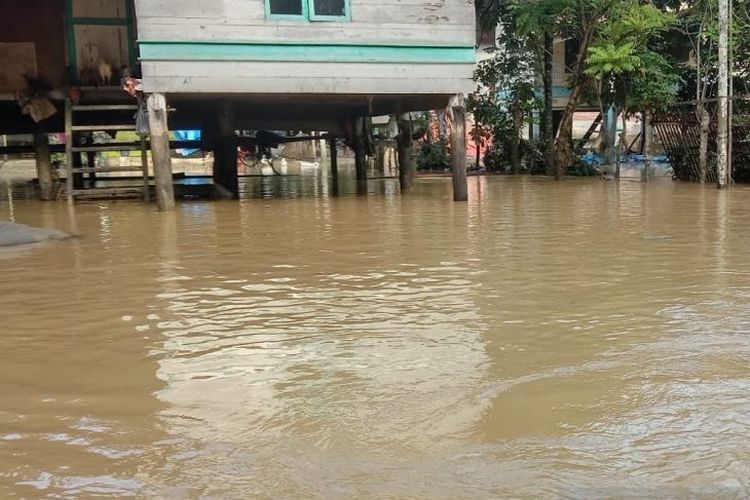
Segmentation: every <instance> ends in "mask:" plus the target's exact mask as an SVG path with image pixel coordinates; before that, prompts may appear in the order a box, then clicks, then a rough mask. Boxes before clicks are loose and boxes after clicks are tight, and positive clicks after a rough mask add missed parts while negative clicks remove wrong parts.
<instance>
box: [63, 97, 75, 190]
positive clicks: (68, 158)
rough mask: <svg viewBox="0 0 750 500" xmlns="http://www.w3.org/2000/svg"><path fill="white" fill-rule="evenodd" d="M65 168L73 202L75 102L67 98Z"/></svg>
mask: <svg viewBox="0 0 750 500" xmlns="http://www.w3.org/2000/svg"><path fill="white" fill-rule="evenodd" d="M65 168H66V169H67V171H68V173H67V188H68V202H69V203H72V202H73V190H74V189H75V187H74V186H73V103H71V102H70V99H65Z"/></svg>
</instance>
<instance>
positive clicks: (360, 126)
mask: <svg viewBox="0 0 750 500" xmlns="http://www.w3.org/2000/svg"><path fill="white" fill-rule="evenodd" d="M354 169H355V170H356V173H357V193H358V194H367V158H366V157H365V141H364V118H357V122H356V126H355V135H354Z"/></svg>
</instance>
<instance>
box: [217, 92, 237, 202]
mask: <svg viewBox="0 0 750 500" xmlns="http://www.w3.org/2000/svg"><path fill="white" fill-rule="evenodd" d="M216 130H217V132H218V140H217V142H216V145H215V146H214V186H215V187H216V189H217V191H218V195H219V196H220V197H222V198H239V195H240V187H239V182H240V181H239V174H238V171H237V136H236V134H235V128H234V112H233V111H232V108H231V106H230V105H229V103H223V104H222V105H221V106H220V108H219V113H218V115H217V127H216Z"/></svg>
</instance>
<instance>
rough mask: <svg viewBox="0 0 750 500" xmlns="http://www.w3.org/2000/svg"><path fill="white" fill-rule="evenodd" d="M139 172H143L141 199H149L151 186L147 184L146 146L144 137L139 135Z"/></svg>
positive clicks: (147, 200)
mask: <svg viewBox="0 0 750 500" xmlns="http://www.w3.org/2000/svg"><path fill="white" fill-rule="evenodd" d="M141 172H142V173H143V201H146V202H149V201H151V188H150V187H149V184H148V147H147V145H146V138H145V137H141Z"/></svg>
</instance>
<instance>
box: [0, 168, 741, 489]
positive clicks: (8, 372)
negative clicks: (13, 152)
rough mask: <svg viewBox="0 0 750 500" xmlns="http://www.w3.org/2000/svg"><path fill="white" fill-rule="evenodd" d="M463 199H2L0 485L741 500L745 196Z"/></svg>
mask: <svg viewBox="0 0 750 500" xmlns="http://www.w3.org/2000/svg"><path fill="white" fill-rule="evenodd" d="M284 182H285V183H286V185H282V183H284ZM469 185H470V194H471V201H470V202H469V203H468V204H454V203H452V202H451V201H450V193H451V191H450V185H449V184H448V181H447V180H445V179H433V180H423V181H421V182H420V183H419V185H418V187H417V189H416V190H415V192H414V193H412V194H409V195H407V196H404V197H402V196H400V195H398V194H396V192H397V188H396V185H395V184H394V183H393V181H390V180H386V181H372V182H371V184H370V189H371V190H372V193H371V195H370V196H369V197H357V196H354V195H351V194H350V192H349V191H350V190H348V188H346V189H343V190H342V191H343V192H342V196H341V197H338V198H331V197H329V196H328V195H327V192H328V189H329V187H328V186H327V185H326V184H325V183H321V182H317V181H314V182H307V181H304V180H301V179H298V180H296V181H295V180H293V179H292V180H289V179H288V180H284V181H282V180H276V181H274V180H271V181H251V182H250V184H249V186H248V187H247V192H248V195H249V198H248V199H245V200H243V201H241V202H192V203H181V204H179V205H178V209H177V211H176V212H175V213H173V214H161V213H157V212H156V211H155V210H154V209H153V208H152V207H150V206H145V205H143V204H139V203H132V202H118V203H89V204H81V205H77V206H76V207H75V209H74V210H73V211H69V210H68V209H67V207H66V205H65V204H64V203H60V204H55V203H52V204H42V203H39V202H34V201H29V200H26V199H22V200H20V201H19V200H17V201H15V202H13V203H11V202H10V201H9V200H8V199H7V197H5V198H2V199H0V217H1V218H5V219H7V218H13V219H14V220H15V221H16V222H20V223H25V224H31V225H39V226H47V227H55V228H59V229H63V230H71V231H74V232H76V233H78V234H80V237H79V238H77V239H75V240H73V241H69V242H57V243H50V244H45V245H37V246H33V247H29V248H24V249H8V250H3V251H1V252H0V266H2V273H0V315H1V316H0V496H1V497H3V498H5V497H13V496H17V497H25V498H39V497H54V498H63V497H81V498H89V497H92V496H96V495H100V496H110V497H122V496H136V497H160V498H378V499H380V498H426V499H435V498H441V499H442V498H445V499H454V498H506V497H517V498H558V497H565V498H616V497H644V496H648V497H706V498H708V497H710V498H735V497H738V498H739V497H747V496H748V495H749V494H750V398H749V396H748V395H749V394H750V252H749V249H750V217H748V214H749V213H750V190H748V189H745V188H737V189H736V190H733V191H732V192H723V193H720V192H717V191H716V190H714V189H703V188H700V187H698V186H689V185H679V184H676V185H675V184H672V183H671V182H660V183H657V184H652V185H649V186H647V187H644V186H642V185H641V184H639V183H636V182H623V183H621V184H619V185H617V184H614V183H607V182H603V181H600V180H590V181H589V180H586V181H574V180H573V181H566V182H563V183H559V184H558V183H554V182H552V181H548V180H544V179H509V178H473V179H470V182H469ZM347 186H349V185H347Z"/></svg>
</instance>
